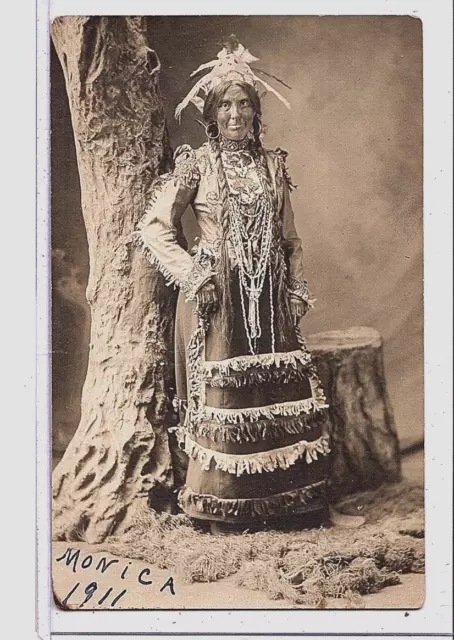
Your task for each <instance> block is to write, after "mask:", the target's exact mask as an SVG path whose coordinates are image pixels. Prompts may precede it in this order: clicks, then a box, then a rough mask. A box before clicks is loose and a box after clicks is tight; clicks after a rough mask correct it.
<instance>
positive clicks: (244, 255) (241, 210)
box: [221, 138, 275, 355]
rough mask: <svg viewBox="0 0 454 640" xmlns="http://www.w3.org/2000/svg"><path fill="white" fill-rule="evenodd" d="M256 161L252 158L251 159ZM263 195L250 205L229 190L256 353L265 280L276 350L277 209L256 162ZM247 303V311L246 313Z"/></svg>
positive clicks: (246, 317)
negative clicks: (273, 261) (274, 246)
mask: <svg viewBox="0 0 454 640" xmlns="http://www.w3.org/2000/svg"><path fill="white" fill-rule="evenodd" d="M248 144H249V141H248V140H247V138H246V139H245V140H243V141H239V142H236V141H232V140H229V141H228V142H223V144H221V148H222V149H223V150H227V151H238V150H242V149H247V147H248ZM252 158H253V156H252ZM254 164H255V167H256V170H257V176H258V179H259V182H260V185H261V189H262V193H261V194H259V195H258V196H257V198H256V200H255V201H254V202H253V203H251V204H249V203H245V202H243V201H242V200H241V197H240V196H239V194H236V193H232V191H231V190H230V193H229V201H228V214H229V222H230V225H229V236H230V241H231V244H232V247H233V251H234V255H235V258H236V264H237V265H238V275H239V289H240V299H241V311H242V315H243V322H244V328H245V332H246V336H247V340H248V344H249V350H250V351H251V353H252V354H253V355H254V354H256V353H257V340H258V339H259V338H260V337H261V335H262V328H261V323H260V296H261V294H262V291H263V287H264V284H265V280H266V277H267V276H268V282H269V296H270V316H271V318H270V329H271V350H272V352H273V353H274V351H275V335H274V303H273V274H272V270H271V267H270V254H271V245H272V239H273V218H274V206H273V201H272V198H271V196H270V192H269V189H268V188H267V186H266V184H265V182H264V179H263V175H262V172H261V167H259V166H258V164H257V163H256V162H254ZM246 300H247V310H246Z"/></svg>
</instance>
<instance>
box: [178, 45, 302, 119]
mask: <svg viewBox="0 0 454 640" xmlns="http://www.w3.org/2000/svg"><path fill="white" fill-rule="evenodd" d="M258 59H259V58H256V57H255V56H253V55H252V54H251V53H250V52H249V50H248V49H245V48H244V47H243V45H242V44H240V43H239V42H238V40H237V38H236V36H235V35H231V36H230V37H229V38H228V40H227V42H225V43H224V46H223V48H222V49H221V51H220V52H219V53H218V54H217V59H216V60H211V61H210V62H206V63H204V64H202V65H200V67H198V69H196V70H195V71H193V72H192V73H191V76H190V77H191V78H193V77H194V76H196V75H198V74H199V73H200V72H202V71H206V70H207V69H210V71H209V73H207V74H205V75H204V76H202V78H200V80H198V81H197V82H196V83H195V85H194V86H193V87H192V89H191V90H190V91H189V93H188V94H187V96H186V97H185V98H183V100H182V101H181V102H180V104H179V105H178V106H177V108H176V109H175V118H176V119H177V120H178V121H180V120H181V112H182V111H183V109H185V108H186V107H187V106H188V104H189V103H190V102H192V104H194V105H195V106H196V107H197V109H198V110H199V111H200V112H202V111H203V105H204V99H203V98H202V97H201V96H200V95H198V94H199V93H200V92H201V93H202V94H204V95H205V96H206V95H207V94H208V93H209V92H210V90H211V89H213V87H215V86H217V85H218V84H220V83H221V82H225V81H228V80H237V81H240V82H246V83H247V84H250V85H252V86H253V87H254V88H256V87H257V85H258V84H260V85H262V87H263V88H264V89H266V91H269V92H270V93H273V94H274V95H275V96H276V98H278V99H279V100H280V101H281V102H283V103H284V104H285V106H286V107H287V109H290V103H289V102H288V100H286V99H285V98H284V97H283V96H282V95H281V94H280V93H279V92H278V91H276V89H274V88H273V87H272V86H271V85H270V84H268V83H267V82H265V80H263V79H262V78H259V77H258V76H257V75H256V74H255V73H254V71H253V70H252V69H251V67H250V66H249V65H250V64H251V63H252V62H257V61H258ZM256 71H259V72H260V73H263V74H265V75H269V74H267V73H266V72H265V71H263V70H261V69H256ZM271 77H273V78H274V79H275V80H277V81H278V82H280V83H281V84H283V85H284V86H286V87H287V88H290V87H289V86H288V85H287V84H285V82H282V80H279V78H276V77H275V76H271Z"/></svg>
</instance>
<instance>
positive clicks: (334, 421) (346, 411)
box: [307, 327, 401, 499]
mask: <svg viewBox="0 0 454 640" xmlns="http://www.w3.org/2000/svg"><path fill="white" fill-rule="evenodd" d="M307 345H308V348H309V350H310V351H311V353H312V356H313V360H314V363H315V365H316V366H317V369H318V372H319V375H320V379H321V382H322V384H323V388H324V391H325V394H326V397H327V401H328V403H329V405H330V409H329V416H330V423H331V437H332V440H331V442H332V454H331V464H332V467H331V475H330V485H331V488H330V491H331V497H332V498H333V499H337V498H340V497H341V496H343V495H346V494H348V493H351V492H353V491H357V490H362V489H372V488H376V487H378V486H380V485H381V484H383V483H384V482H397V481H399V480H400V479H401V463H400V454H399V442H398V437H397V432H396V427H395V424H394V418H393V413H392V409H391V404H390V401H389V398H388V393H387V390H386V381H385V373H384V364H383V341H382V339H381V337H380V334H379V333H378V332H377V331H376V330H375V329H372V328H369V327H352V328H350V329H347V330H345V331H327V332H325V333H316V334H313V335H310V336H308V337H307Z"/></svg>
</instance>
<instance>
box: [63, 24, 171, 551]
mask: <svg viewBox="0 0 454 640" xmlns="http://www.w3.org/2000/svg"><path fill="white" fill-rule="evenodd" d="M51 33H52V39H53V42H54V45H55V49H56V51H57V54H58V57H59V59H60V62H61V65H62V68H63V73H64V76H65V83H66V90H67V93H68V98H69V106H70V110H71V118H72V125H73V129H74V139H75V145H76V152H77V163H78V169H79V175H80V182H81V193H82V211H83V216H84V221H85V226H86V231H87V240H88V247H89V256H90V275H89V282H88V287H87V300H88V303H89V306H90V311H91V335H90V345H89V360H88V371H87V377H86V380H85V384H84V387H83V393H82V402H81V419H80V424H79V427H78V429H77V431H76V433H75V435H74V437H73V439H72V441H71V443H70V444H69V446H68V448H67V449H66V451H65V453H64V456H63V458H62V459H61V461H60V462H59V464H58V465H57V467H56V468H55V470H54V473H53V532H52V534H53V537H54V539H60V540H61V539H67V540H68V539H69V540H71V539H77V538H83V539H85V540H86V541H87V542H91V543H95V542H101V541H102V540H104V539H105V538H106V537H107V536H108V535H110V534H113V533H117V534H119V533H121V532H122V531H124V530H125V528H127V527H128V524H129V523H130V522H131V520H132V519H133V517H134V514H135V513H136V512H137V509H138V507H140V506H141V505H143V504H148V502H149V499H150V491H152V490H155V491H156V490H158V491H157V493H158V494H159V493H160V494H161V495H164V494H166V490H167V491H168V494H169V495H170V493H171V491H172V486H173V477H172V465H171V455H170V451H169V443H168V437H167V426H168V418H169V415H171V411H172V409H171V399H172V394H173V392H174V390H173V388H172V384H173V379H174V378H173V318H174V306H175V303H176V297H175V293H174V292H172V291H171V290H169V289H168V288H167V287H165V285H164V280H163V278H162V277H161V276H160V275H159V274H158V273H157V272H156V270H155V269H154V268H152V267H151V266H150V264H149V263H148V262H147V260H146V259H145V258H144V257H143V256H142V255H141V254H140V253H139V252H138V251H136V250H135V249H134V247H133V244H132V233H133V231H134V229H135V227H136V224H137V222H138V220H139V219H140V217H141V216H142V215H143V213H144V211H145V207H146V203H147V196H148V191H149V188H150V186H151V184H152V181H153V179H154V178H155V177H156V176H157V175H158V173H160V172H162V170H163V169H166V168H167V167H168V158H169V155H170V154H169V151H170V150H169V146H168V142H167V130H166V124H165V117H164V110H163V106H162V101H161V97H160V92H159V83H158V76H159V69H160V64H159V60H158V57H157V55H156V54H155V52H154V51H153V50H152V49H151V48H150V47H149V46H148V38H147V23H146V18H130V17H100V16H94V17H83V16H77V17H63V18H57V19H56V20H55V21H54V22H53V24H52V29H51ZM68 224H71V221H70V219H68Z"/></svg>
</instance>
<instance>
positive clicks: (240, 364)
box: [203, 349, 312, 379]
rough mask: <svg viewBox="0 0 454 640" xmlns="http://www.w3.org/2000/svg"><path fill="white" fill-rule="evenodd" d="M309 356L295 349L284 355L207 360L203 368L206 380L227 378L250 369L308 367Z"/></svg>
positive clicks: (305, 352)
mask: <svg viewBox="0 0 454 640" xmlns="http://www.w3.org/2000/svg"><path fill="white" fill-rule="evenodd" d="M311 361H312V360H311V355H310V353H309V352H308V351H304V350H302V349H297V350H295V351H286V352H284V353H259V354H256V355H252V356H246V355H245V356H236V357H235V358H226V359H225V360H207V361H205V362H204V365H203V368H204V372H205V377H206V379H209V378H210V377H211V376H213V375H216V374H217V375H220V376H227V375H232V374H234V373H235V372H239V371H248V369H252V368H256V367H258V368H265V367H280V366H282V365H290V366H291V367H297V366H298V364H303V365H305V366H308V365H310V364H311Z"/></svg>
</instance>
